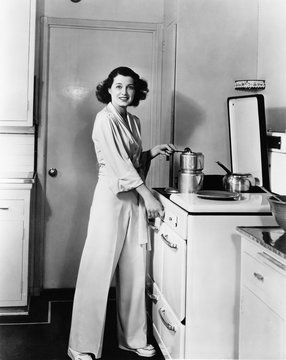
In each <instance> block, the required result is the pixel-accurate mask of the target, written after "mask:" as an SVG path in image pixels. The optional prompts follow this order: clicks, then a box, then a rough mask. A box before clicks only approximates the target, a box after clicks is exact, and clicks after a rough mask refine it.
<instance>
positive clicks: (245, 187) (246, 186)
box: [222, 174, 255, 192]
mask: <svg viewBox="0 0 286 360" xmlns="http://www.w3.org/2000/svg"><path fill="white" fill-rule="evenodd" d="M222 181H223V184H224V187H225V189H226V190H228V191H232V192H248V191H250V189H251V187H252V186H255V179H254V177H253V176H252V175H251V174H230V175H225V176H224V177H223V180H222Z"/></svg>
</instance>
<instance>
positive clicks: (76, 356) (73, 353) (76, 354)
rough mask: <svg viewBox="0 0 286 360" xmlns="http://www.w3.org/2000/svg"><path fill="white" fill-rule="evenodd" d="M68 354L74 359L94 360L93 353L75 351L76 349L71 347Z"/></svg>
mask: <svg viewBox="0 0 286 360" xmlns="http://www.w3.org/2000/svg"><path fill="white" fill-rule="evenodd" d="M68 356H69V357H70V358H71V359H72V360H92V357H91V355H89V354H84V353H80V352H78V351H75V350H73V349H71V348H68Z"/></svg>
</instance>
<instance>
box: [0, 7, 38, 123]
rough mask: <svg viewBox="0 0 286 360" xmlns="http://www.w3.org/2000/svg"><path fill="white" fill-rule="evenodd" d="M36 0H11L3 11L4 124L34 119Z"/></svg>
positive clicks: (0, 80)
mask: <svg viewBox="0 0 286 360" xmlns="http://www.w3.org/2000/svg"><path fill="white" fill-rule="evenodd" d="M34 38H35V0H25V1H23V0H9V1H4V2H2V3H1V11H0V52H1V59H0V93H1V100H0V126H31V125H32V123H33V81H34V80H33V79H34Z"/></svg>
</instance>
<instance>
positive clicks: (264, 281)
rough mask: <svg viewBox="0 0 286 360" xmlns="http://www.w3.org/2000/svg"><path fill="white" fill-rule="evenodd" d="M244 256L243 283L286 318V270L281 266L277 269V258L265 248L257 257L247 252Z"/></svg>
mask: <svg viewBox="0 0 286 360" xmlns="http://www.w3.org/2000/svg"><path fill="white" fill-rule="evenodd" d="M242 256H243V257H242V285H243V286H246V287H247V288H248V289H249V290H251V291H252V292H253V293H254V294H255V295H256V296H258V297H259V298H260V299H261V300H262V301H263V302H264V303H266V304H267V305H268V306H269V307H270V308H271V309H273V310H274V311H275V312H276V313H277V314H279V315H280V316H281V317H283V318H285V319H286V270H284V271H285V274H283V270H282V272H281V268H280V267H278V269H277V270H276V269H275V266H276V267H277V265H275V264H274V263H273V261H272V259H273V260H275V262H276V263H277V260H276V259H274V258H272V257H271V256H270V255H269V254H268V253H266V252H263V249H261V251H258V252H257V253H256V255H255V257H254V256H253V254H249V253H247V252H243V255H242ZM269 256H270V257H269ZM281 265H282V263H281Z"/></svg>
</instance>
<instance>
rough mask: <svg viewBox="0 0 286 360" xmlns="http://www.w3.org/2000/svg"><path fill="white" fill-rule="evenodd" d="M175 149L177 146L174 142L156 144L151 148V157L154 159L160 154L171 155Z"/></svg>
mask: <svg viewBox="0 0 286 360" xmlns="http://www.w3.org/2000/svg"><path fill="white" fill-rule="evenodd" d="M175 150H176V148H175V146H174V145H173V144H161V145H156V146H154V147H153V148H152V149H151V150H150V152H151V158H152V159H154V158H155V157H156V156H158V155H166V156H170V155H172V154H173V153H174V151H175Z"/></svg>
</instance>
